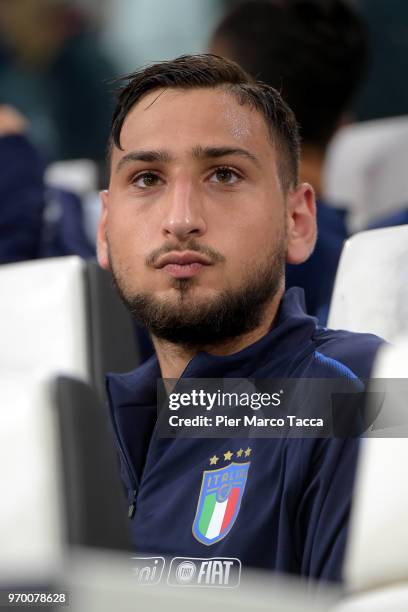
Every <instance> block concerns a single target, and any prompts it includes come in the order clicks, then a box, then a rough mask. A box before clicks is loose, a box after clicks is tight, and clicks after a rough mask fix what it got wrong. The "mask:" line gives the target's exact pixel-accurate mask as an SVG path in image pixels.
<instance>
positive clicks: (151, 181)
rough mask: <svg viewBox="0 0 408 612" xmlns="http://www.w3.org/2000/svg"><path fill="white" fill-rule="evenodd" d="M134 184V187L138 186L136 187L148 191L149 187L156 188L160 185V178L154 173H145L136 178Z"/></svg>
mask: <svg viewBox="0 0 408 612" xmlns="http://www.w3.org/2000/svg"><path fill="white" fill-rule="evenodd" d="M132 182H133V184H134V185H136V187H140V188H141V189H146V188H148V187H155V186H156V185H158V184H159V182H160V178H159V177H158V176H157V174H154V173H153V172H144V173H143V174H139V175H138V176H136V177H135V178H134V179H133V181H132Z"/></svg>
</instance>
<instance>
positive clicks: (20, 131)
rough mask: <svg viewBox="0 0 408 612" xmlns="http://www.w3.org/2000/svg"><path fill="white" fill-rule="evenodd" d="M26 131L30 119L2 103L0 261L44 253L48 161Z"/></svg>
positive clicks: (4, 261) (0, 120) (30, 257)
mask: <svg viewBox="0 0 408 612" xmlns="http://www.w3.org/2000/svg"><path fill="white" fill-rule="evenodd" d="M26 131H27V121H26V119H25V118H24V117H23V116H22V115H21V114H20V113H19V112H18V111H17V110H16V109H15V108H13V107H11V106H7V105H0V159H1V167H2V172H1V176H0V263H12V262H16V261H23V260H25V259H35V258H37V257H39V255H40V244H41V234H42V223H43V213H44V184H43V173H44V163H43V160H42V159H41V157H40V155H39V154H38V152H37V151H36V149H35V148H34V147H33V146H32V144H31V143H30V141H29V140H28V139H27V137H26Z"/></svg>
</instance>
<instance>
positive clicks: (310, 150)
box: [300, 144, 325, 198]
mask: <svg viewBox="0 0 408 612" xmlns="http://www.w3.org/2000/svg"><path fill="white" fill-rule="evenodd" d="M324 156H325V151H324V149H321V148H318V147H314V146H312V145H306V144H305V145H303V147H302V159H301V162H300V180H301V181H302V182H303V181H304V182H306V183H310V184H311V185H312V187H313V189H314V190H315V193H316V196H317V197H318V198H319V197H321V195H322V191H323V167H324Z"/></svg>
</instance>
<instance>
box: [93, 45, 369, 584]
mask: <svg viewBox="0 0 408 612" xmlns="http://www.w3.org/2000/svg"><path fill="white" fill-rule="evenodd" d="M298 149H299V138H298V132H297V126H296V121H295V119H294V116H293V113H292V112H291V110H290V109H289V108H288V106H287V105H286V104H285V103H284V102H283V100H282V98H281V97H280V95H279V94H278V92H276V91H275V90H274V89H272V88H271V87H269V86H267V85H263V84H258V83H256V82H254V81H253V80H252V79H251V77H249V76H248V75H247V74H246V73H245V72H244V71H243V70H242V69H241V68H239V67H238V65H236V64H235V63H233V62H229V61H227V60H223V59H221V58H219V57H216V56H211V55H203V56H184V57H180V58H178V59H176V60H174V61H169V62H163V63H161V64H155V65H153V66H150V67H148V68H146V69H144V70H141V71H140V72H136V73H135V74H133V75H130V76H129V77H128V84H127V85H126V86H125V87H124V88H123V90H122V92H121V94H120V96H119V99H118V104H117V107H116V110H115V113H114V117H113V123H112V132H111V139H110V143H109V158H110V169H111V175H110V182H109V189H108V191H105V192H103V193H102V200H103V212H102V218H101V222H100V226H99V231H98V257H99V262H100V264H101V265H102V266H103V267H104V268H106V269H109V270H111V272H112V274H113V277H114V280H115V282H116V285H117V287H118V290H119V292H120V294H121V296H122V298H123V300H124V302H125V304H126V305H127V306H128V308H129V309H130V311H131V312H132V313H133V314H134V315H135V316H136V317H137V318H138V319H139V320H140V321H141V322H142V323H144V324H145V325H146V326H147V328H148V329H149V330H150V332H151V334H152V339H153V342H154V345H155V348H156V353H157V357H156V356H154V357H152V358H151V359H150V360H149V361H147V362H146V363H145V364H143V366H141V367H140V368H139V369H137V370H135V371H134V372H131V373H130V374H124V375H110V376H109V378H108V392H109V398H110V406H111V411H112V420H113V424H114V430H115V433H116V437H117V443H118V447H119V452H120V457H121V465H122V474H123V478H124V481H125V484H126V487H127V490H128V495H129V516H130V519H131V525H132V533H133V537H134V542H135V546H136V549H137V551H138V552H140V553H154V554H167V555H183V556H190V557H235V558H239V559H240V560H241V561H242V563H243V564H244V565H249V566H258V567H264V568H271V569H274V570H278V571H281V572H289V573H296V574H301V575H304V576H309V577H314V578H322V579H329V580H339V579H340V576H341V565H342V558H343V551H344V545H345V538H346V529H347V520H348V514H349V508H350V498H351V490H352V483H353V475H354V468H355V461H356V454H357V444H356V442H355V441H353V440H333V439H331V440H329V439H324V440H323V439H320V440H318V439H308V440H306V439H291V440H289V439H287V438H279V439H250V440H242V439H236V440H234V439H225V438H224V439H199V438H198V439H184V438H176V439H165V438H161V437H160V435H159V432H158V428H157V426H156V379H157V378H163V379H179V382H180V380H186V379H188V378H200V379H205V378H263V379H267V378H282V377H286V378H296V377H299V378H300V377H304V378H313V377H320V378H329V377H347V378H353V377H356V376H359V377H366V376H368V375H369V372H370V369H371V364H372V361H373V358H374V355H375V352H376V350H377V348H378V345H379V343H380V340H379V339H378V338H375V337H374V336H370V335H361V334H351V333H347V332H332V331H328V330H324V329H321V328H318V327H316V323H315V320H314V319H313V318H311V317H308V316H307V315H305V313H304V311H303V306H302V295H301V291H300V290H296V289H292V290H290V291H289V292H288V293H286V294H285V280H284V269H285V261H289V262H291V263H293V264H298V263H301V262H302V261H304V260H305V259H306V258H307V257H308V256H309V255H310V253H311V252H312V249H313V246H314V242H315V239H316V220H315V202H314V195H313V190H312V188H311V187H310V185H308V184H307V183H300V184H299V183H298V174H297V173H298V155H299V150H298ZM237 465H238V466H241V467H242V470H244V471H245V476H242V479H241V482H240V484H239V486H238V485H237V487H236V488H237V489H238V490H239V493H240V498H239V500H240V504H238V505H236V506H235V511H234V512H233V513H231V516H227V515H225V516H224V514H223V515H222V516H221V515H220V514H217V515H216V516H215V514H214V511H213V510H214V508H211V509H210V510H209V512H208V516H207V515H206V513H205V509H204V506H203V504H202V502H203V499H202V496H201V495H200V488H201V485H202V484H203V482H204V480H203V479H205V478H209V477H211V474H212V470H215V471H216V472H217V473H220V470H221V471H222V470H224V468H225V469H227V468H228V466H233V467H235V466H237ZM237 469H238V468H237ZM242 473H243V472H242ZM216 489H217V487H216ZM218 494H219V491H218V489H217V490H216V491H215V493H214V494H213V498H212V501H214V503H215V502H216V501H217V500H218V502H219V501H220V500H219V499H218V497H217V495H218ZM209 497H210V501H211V496H209ZM224 502H225V503H224ZM223 503H224V506H222V504H221V505H217V508H218V509H220V508H221V509H222V508H224V510H225V504H227V505H228V503H229V498H228V499H224V500H223ZM221 506H222V507H221ZM224 510H223V511H224ZM214 517H215V518H214ZM207 519H208V520H207ZM221 519H222V520H221ZM204 524H205V525H204Z"/></svg>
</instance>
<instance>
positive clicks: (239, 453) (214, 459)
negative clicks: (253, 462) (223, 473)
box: [210, 446, 252, 465]
mask: <svg viewBox="0 0 408 612" xmlns="http://www.w3.org/2000/svg"><path fill="white" fill-rule="evenodd" d="M251 451H252V449H251V448H250V447H249V446H248V448H247V449H246V450H244V449H243V448H240V449H239V450H238V451H237V452H236V453H235V454H236V456H237V457H238V459H240V458H241V457H242V456H244V457H249V455H250V454H251ZM233 456H234V453H233V452H231V451H230V450H229V451H227V452H226V453H224V461H231V459H232V458H233ZM219 459H220V458H219V457H217V455H213V456H212V457H210V465H217V463H218V461H219Z"/></svg>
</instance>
